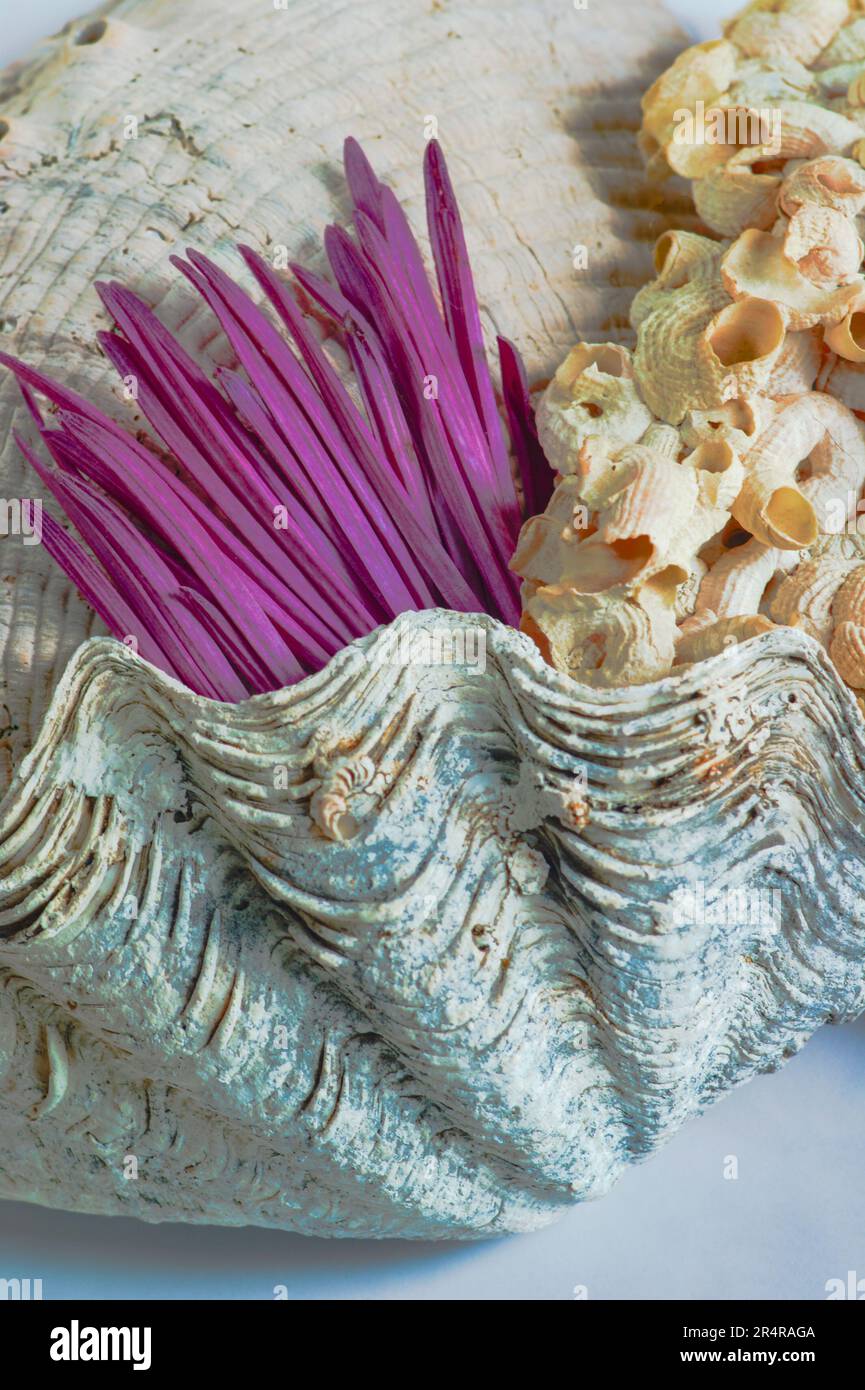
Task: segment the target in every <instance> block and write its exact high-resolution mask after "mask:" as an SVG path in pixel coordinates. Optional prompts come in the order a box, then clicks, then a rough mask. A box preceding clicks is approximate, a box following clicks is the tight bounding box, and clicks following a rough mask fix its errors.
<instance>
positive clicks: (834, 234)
mask: <svg viewBox="0 0 865 1390" xmlns="http://www.w3.org/2000/svg"><path fill="white" fill-rule="evenodd" d="M862 250H863V247H862V241H861V238H860V237H859V236H858V235H857V233H856V228H855V227H854V226H853V224H852V222H851V221H850V220H849V218H848V217H846V216H845V214H844V213H843V212H839V211H838V210H837V209H836V208H830V207H814V206H808V205H806V206H805V207H802V208H800V209H799V210H798V212H795V213H794V214H793V216H792V217H791V218H790V221H789V223H788V224H787V229H786V232H785V233H784V255H785V256H786V257H787V259H788V260H790V261H792V262H793V264H794V265H795V266H796V267H797V268H798V270H799V272H800V274H801V275H804V276H805V278H806V279H807V280H810V281H811V283H812V284H814V285H817V286H819V287H820V288H821V289H825V290H832V289H834V287H835V286H836V285H849V284H850V283H851V282H852V281H853V280H855V279H856V277H857V275H858V272H859V266H860V263H861V261H862ZM860 284H861V281H860Z"/></svg>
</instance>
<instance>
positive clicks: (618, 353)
mask: <svg viewBox="0 0 865 1390" xmlns="http://www.w3.org/2000/svg"><path fill="white" fill-rule="evenodd" d="M651 422H652V413H651V411H650V410H649V409H648V407H647V406H646V405H644V403H643V402H642V401H641V400H640V395H639V392H638V390H637V386H636V382H635V381H634V369H633V365H632V363H631V355H630V353H629V352H628V351H627V349H626V348H623V347H620V346H618V345H617V344H615V343H578V344H577V346H576V347H574V348H572V349H571V351H570V352H569V353H568V355H567V357H566V358H565V360H564V362H563V363H562V364H561V366H560V367H559V369H558V371H557V372H556V374H555V376H554V377H553V379H552V381H551V382H550V384H549V386H548V387H547V389H546V391H545V392H544V394H543V396H542V397H541V399H540V402H539V404H538V409H537V425H538V436H539V438H540V441H541V445H542V447H543V449H544V452H545V454H546V456H547V460H548V462H549V464H550V466H551V467H552V468H554V469H555V470H556V471H557V472H558V473H572V472H573V471H574V469H575V468H576V466H577V457H578V455H579V451H580V447H581V445H582V444H583V442H584V440H585V439H586V438H588V436H589V435H592V434H601V435H605V436H607V437H608V438H609V439H611V440H612V441H614V442H619V443H623V444H626V443H636V441H637V440H638V439H639V438H640V436H641V435H642V434H643V433H644V431H645V430H646V428H647V427H648V425H650V424H651Z"/></svg>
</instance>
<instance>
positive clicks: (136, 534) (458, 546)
mask: <svg viewBox="0 0 865 1390" xmlns="http://www.w3.org/2000/svg"><path fill="white" fill-rule="evenodd" d="M345 169H346V176H347V180H348V186H349V189H350V192H351V197H352V203H353V221H354V230H355V237H356V239H355V240H353V239H352V238H351V237H350V236H349V235H348V234H347V233H346V232H345V231H344V230H343V229H342V228H339V227H331V228H328V230H327V232H326V235H325V247H326V251H327V256H328V260H329V262H330V267H331V271H332V274H333V280H334V283H331V282H330V281H325V280H324V279H322V278H320V277H318V276H315V275H312V274H310V273H309V272H308V271H306V270H304V269H303V268H302V267H299V266H294V267H292V270H293V272H294V276H295V280H296V284H292V283H291V282H290V281H288V280H286V279H284V278H283V277H282V276H281V275H279V274H278V273H277V272H276V271H275V270H274V269H273V267H272V266H271V265H270V264H269V263H268V262H267V261H265V260H263V259H262V257H261V256H259V255H258V254H257V253H256V252H255V251H253V250H251V249H250V248H249V247H246V246H241V247H240V248H239V250H240V253H241V255H242V256H243V259H244V261H245V262H246V265H247V266H248V267H249V269H250V270H251V272H252V274H253V276H254V277H255V279H256V280H257V282H258V284H259V286H260V287H261V289H262V290H263V292H264V295H265V296H266V299H267V301H268V303H269V305H270V309H271V311H272V312H271V313H267V312H265V310H264V309H263V308H262V307H260V306H259V305H258V304H256V303H255V301H254V300H253V299H251V298H250V296H249V295H248V294H247V293H246V292H245V291H244V290H242V289H241V288H240V287H239V286H238V285H237V284H236V283H235V282H234V280H232V279H231V278H230V276H228V275H226V273H225V272H224V271H223V270H221V269H220V268H219V266H217V265H215V264H214V263H213V262H212V261H211V260H209V259H208V258H207V257H206V256H203V255H201V254H200V253H199V252H197V251H192V250H190V251H189V252H188V253H187V255H186V258H185V259H183V258H179V257H172V261H173V264H174V265H175V266H176V267H177V269H178V270H179V271H180V272H181V273H182V274H183V275H184V276H185V277H186V278H187V280H188V281H189V282H190V284H191V285H192V286H193V288H194V289H195V290H196V291H197V293H198V294H200V295H201V297H202V298H203V299H204V300H205V301H206V303H207V304H208V306H209V307H210V309H211V310H212V312H213V314H214V315H215V317H216V318H217V319H218V321H219V324H220V326H221V328H222V330H223V332H224V333H225V335H226V337H227V339H228V341H229V343H230V345H231V347H232V349H233V354H234V357H235V359H236V362H237V369H236V370H226V369H219V370H217V371H216V372H215V374H214V379H213V380H211V379H210V378H209V377H208V376H207V375H206V374H205V373H204V372H203V371H202V370H201V368H200V367H199V365H198V364H197V363H196V362H195V361H194V360H193V359H192V358H191V357H190V356H189V354H188V353H187V352H186V351H185V350H184V349H183V348H182V347H181V345H180V344H179V343H178V341H177V340H176V339H175V338H174V337H173V336H172V334H171V333H169V332H168V330H167V329H166V328H165V327H164V325H163V324H162V323H161V322H160V321H159V319H158V318H157V317H156V316H155V314H154V313H153V312H152V311H151V309H150V308H149V307H148V306H147V305H146V304H145V303H144V302H143V301H142V300H141V299H139V298H138V297H137V296H136V295H134V294H132V293H131V292H130V291H129V290H127V289H125V288H124V287H123V286H121V285H118V284H114V283H112V284H101V285H99V286H98V287H97V288H98V290H99V293H100V296H101V298H102V301H103V303H104V305H105V307H106V309H107V310H108V312H109V314H110V315H111V318H112V319H113V321H114V324H115V328H114V330H113V331H112V332H108V333H102V334H100V343H101V346H102V349H103V351H104V352H105V353H106V355H107V356H108V358H109V359H110V360H111V362H112V364H113V365H114V366H115V367H116V369H117V371H118V372H119V373H120V374H121V376H122V377H123V378H124V379H129V378H132V379H133V380H134V382H135V395H136V399H137V403H138V408H139V409H140V411H141V413H142V414H143V416H144V417H145V419H146V421H147V423H148V426H149V431H150V433H151V435H152V437H153V439H154V441H156V446H157V447H148V445H147V444H146V443H142V442H141V441H140V440H139V438H137V437H135V436H133V435H131V434H130V433H129V432H128V431H127V430H125V429H123V428H122V427H121V426H120V425H119V424H117V423H116V422H115V421H114V420H113V419H111V418H110V417H109V416H108V415H106V414H104V413H103V412H102V411H101V410H98V409H97V408H95V407H94V406H93V405H91V404H90V403H89V402H88V401H86V400H85V399H84V398H82V397H81V396H80V395H78V394H77V393H75V392H73V391H70V390H68V389H66V388H65V387H63V386H61V385H58V384H57V383H55V382H54V381H52V380H51V379H50V378H48V377H47V376H45V375H44V374H43V373H41V372H38V371H36V370H34V369H33V368H31V367H29V366H27V365H26V364H25V363H22V362H19V361H16V360H15V359H13V358H10V357H8V356H6V355H4V354H0V361H2V362H3V363H5V365H6V366H8V367H9V368H10V369H11V370H12V371H13V372H14V373H15V375H16V377H17V379H18V382H19V384H20V386H21V389H22V391H23V393H24V397H25V399H26V401H27V404H28V407H29V410H30V413H31V415H32V418H33V421H34V422H35V426H36V429H37V431H38V440H39V441H41V445H42V446H43V447H42V449H40V448H39V447H37V442H36V441H34V442H30V441H28V440H27V439H25V438H24V436H23V435H21V434H16V441H17V443H18V446H19V448H20V449H21V450H22V452H23V453H24V454H25V456H26V457H27V459H28V460H29V461H30V463H31V464H32V466H33V467H34V468H35V469H36V471H37V472H38V473H39V475H40V477H41V478H42V480H43V481H44V483H45V484H46V486H47V487H48V488H49V489H50V490H51V492H52V493H53V494H54V496H55V497H56V499H57V501H58V502H59V503H60V506H61V507H62V509H63V511H64V512H65V514H66V516H67V517H68V518H69V520H70V521H71V522H72V523H73V525H74V527H75V529H76V530H77V532H78V535H79V536H80V537H81V538H82V539H83V541H84V542H85V544H84V545H82V544H81V541H79V540H78V539H76V538H75V537H74V536H73V535H72V534H71V533H70V532H68V531H67V530H65V529H64V528H63V527H62V526H60V525H59V524H58V523H57V522H56V521H55V520H54V519H53V518H52V517H51V516H50V515H48V514H47V513H46V514H45V515H44V517H43V536H42V538H43V542H44V544H45V545H46V546H47V548H48V549H49V551H50V552H51V554H52V556H53V557H54V559H55V560H56V561H57V563H58V564H59V565H60V566H61V567H62V568H63V569H64V570H65V572H66V573H67V574H68V576H69V578H70V579H71V580H72V581H73V582H74V584H75V585H76V586H77V588H78V589H79V590H80V592H81V594H82V595H83V596H84V598H85V599H86V600H87V601H88V602H89V603H90V604H91V605H92V607H93V608H94V609H95V610H96V612H97V613H99V615H100V616H101V617H102V618H103V620H104V621H105V623H106V624H107V626H108V628H109V630H110V631H111V632H112V633H113V634H114V635H115V636H117V637H121V638H124V637H126V638H128V637H130V636H134V638H135V639H136V642H137V647H138V650H139V651H140V653H141V655H142V656H144V657H146V658H147V659H148V660H149V661H152V662H153V663H154V664H155V665H157V666H159V667H161V668H162V669H163V670H165V671H167V672H169V673H171V674H172V675H174V676H176V677H177V678H178V679H180V680H182V681H183V682H185V684H187V685H188V686H190V687H191V688H192V689H193V690H196V691H198V692H199V693H200V694H202V695H206V696H209V697H211V698H213V699H220V700H241V699H243V698H245V697H246V696H248V695H251V694H254V693H256V692H259V691H264V690H271V689H275V688H278V687H280V686H282V685H286V684H289V683H291V682H293V681H296V680H299V679H300V678H302V677H303V676H304V675H306V674H308V673H310V672H313V671H316V670H318V669H320V668H321V667H322V666H323V665H324V664H325V663H326V662H327V661H328V660H329V659H330V657H331V656H333V655H334V653H335V652H337V651H339V650H340V648H342V647H343V646H345V644H346V643H348V642H350V641H352V640H353V639H354V638H356V637H359V636H362V635H363V634H365V633H367V632H370V631H371V630H372V629H373V628H375V627H377V626H379V625H380V624H381V623H386V622H389V621H390V620H391V619H392V618H394V617H395V616H396V615H397V614H398V613H402V612H406V611H408V610H412V609H422V608H431V607H444V608H450V609H456V610H458V611H462V612H485V613H490V614H492V615H494V616H495V617H497V618H499V619H501V620H502V621H503V622H507V623H516V622H518V621H519V614H520V604H519V588H518V585H519V581H518V579H517V578H516V576H515V575H514V574H513V573H512V572H511V571H510V570H509V568H508V562H509V560H510V557H511V555H512V553H513V550H514V547H515V544H516V540H517V534H518V531H519V528H520V525H521V522H522V519H523V511H524V510H525V513H526V514H527V515H532V514H534V513H535V512H538V511H542V510H543V508H544V506H545V504H546V501H547V499H548V497H549V495H550V491H551V488H552V473H551V470H550V469H549V467H548V465H547V464H546V462H545V460H544V458H543V455H542V453H541V451H540V447H539V445H538V441H537V436H536V434H535V430H534V421H533V414H532V409H531V405H530V401H529V394H528V389H527V384H526V379H525V372H524V369H523V366H522V363H521V361H520V359H519V356H518V354H517V352H516V350H515V348H514V347H513V346H512V345H511V344H510V343H508V342H507V341H506V340H504V339H500V340H499V353H500V364H501V377H502V391H501V399H502V404H503V406H504V411H503V414H504V417H505V419H506V420H507V426H508V432H509V435H510V445H511V450H512V452H513V456H514V459H515V460H516V464H517V467H518V470H519V473H520V476H521V486H522V492H523V499H524V507H522V506H521V505H520V501H519V498H518V493H517V488H516V486H515V483H514V478H513V470H512V466H511V457H510V452H509V449H508V443H507V439H506V434H505V430H504V427H503V419H502V412H501V411H500V407H499V401H498V399H497V396H496V391H495V388H494V386H493V382H492V379H491V376H490V372H489V368H488V365H487V361H486V355H485V352H484V343H483V335H482V331H481V323H480V314H479V310H478V303H477V298H476V295H475V291H474V286H473V283H472V277H471V271H470V268H469V261H468V254H467V250H466V244H465V238H464V235H463V228H462V224H461V221H460V216H459V211H458V208H457V203H456V199H455V197H454V192H453V188H452V186H451V183H450V179H449V177H448V172H447V168H446V165H445V161H444V157H443V155H442V152H441V150H440V148H439V146H438V145H437V144H436V143H435V142H432V143H430V144H429V145H428V147H427V152H426V159H425V166H424V176H425V184H426V204H427V220H428V227H429V236H430V243H431V246H432V252H433V260H434V265H435V274H436V279H437V289H438V297H437V296H436V293H435V292H434V290H433V288H432V286H431V285H430V283H429V280H428V278H427V274H426V271H425V269H424V265H423V261H422V258H421V254H420V251H419V249H418V246H417V243H416V241H415V239H414V237H413V235H412V232H411V229H410V226H409V224H408V221H407V219H406V217H405V215H404V213H403V211H402V209H401V208H400V206H399V203H398V202H397V199H396V198H395V196H394V194H393V192H392V191H391V190H390V189H389V188H387V187H386V186H385V185H384V184H382V183H380V182H379V180H378V179H377V178H376V176H375V174H374V173H373V170H372V168H371V167H370V164H369V162H368V161H367V159H366V157H365V155H364V154H363V153H362V151H361V149H360V146H359V145H358V144H357V142H356V141H354V140H348V141H347V142H346V146H345ZM298 285H299V286H300V287H301V291H302V294H298V290H297V286H298ZM303 296H305V297H306V308H307V310H311V308H312V306H313V305H314V306H315V312H316V314H317V315H318V316H321V315H324V316H326V317H327V318H328V319H330V320H332V322H333V325H334V331H335V332H336V333H338V334H339V335H340V337H341V339H342V341H343V343H344V345H345V347H346V350H347V352H348V354H349V357H350V360H351V363H352V367H353V370H354V373H355V376H356V384H357V397H358V399H359V401H360V402H361V406H360V407H359V406H358V404H357V403H356V400H355V398H354V397H353V396H352V395H351V394H350V393H349V391H348V390H347V389H346V387H345V385H344V384H343V381H342V380H341V378H340V376H339V374H338V373H337V371H336V370H335V369H334V367H333V365H332V363H331V361H330V359H329V357H328V356H327V354H326V353H325V351H324V350H323V348H322V346H321V344H320V341H319V337H318V335H317V333H316V332H315V331H314V327H313V320H312V318H311V317H310V313H309V312H305V311H304V308H303V307H301V305H302V302H303ZM440 305H441V307H440ZM274 313H275V318H276V320H278V321H279V324H280V328H281V330H282V331H280V329H278V328H277V327H276V326H275V321H274ZM37 398H43V400H44V401H47V402H49V403H50V406H51V410H50V411H46V412H44V413H43V408H41V407H40V404H39V401H38V399H37ZM46 454H47V458H46V457H45V455H46ZM49 459H50V462H49V461H48V460H49Z"/></svg>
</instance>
